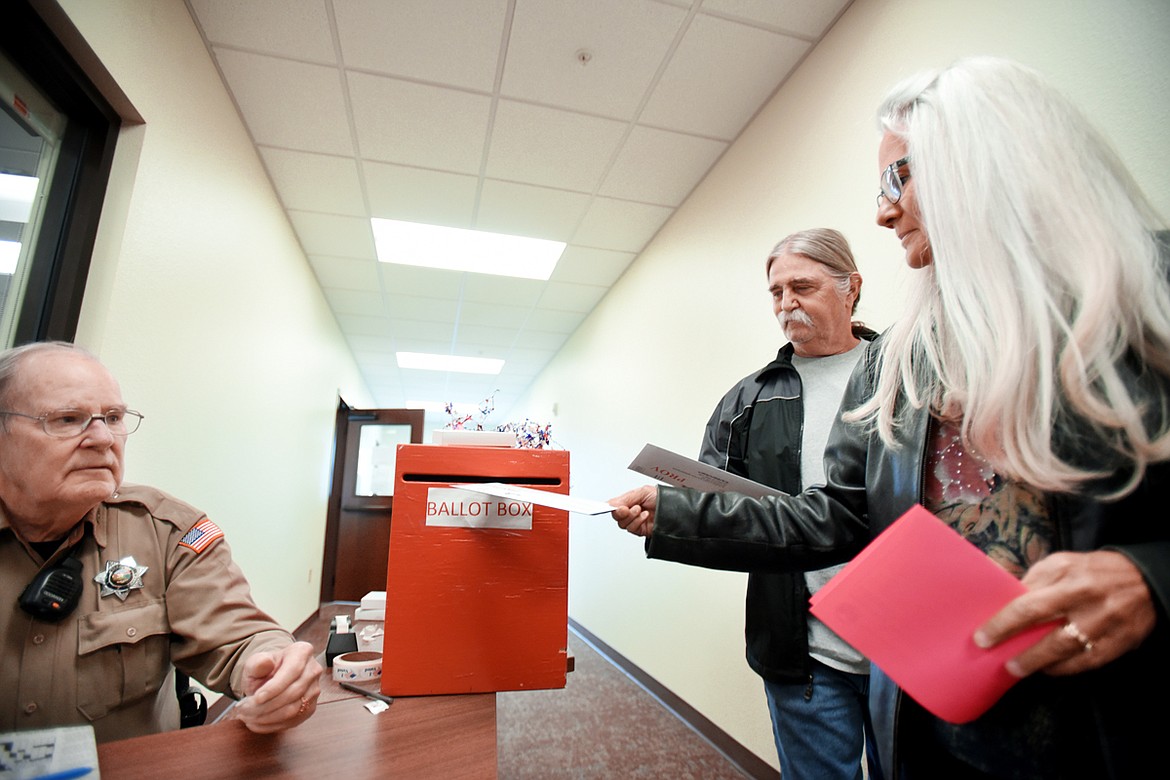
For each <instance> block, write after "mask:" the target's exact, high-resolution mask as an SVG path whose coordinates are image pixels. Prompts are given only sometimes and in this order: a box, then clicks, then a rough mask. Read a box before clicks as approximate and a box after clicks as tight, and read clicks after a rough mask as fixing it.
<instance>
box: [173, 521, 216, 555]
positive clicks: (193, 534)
mask: <svg viewBox="0 0 1170 780" xmlns="http://www.w3.org/2000/svg"><path fill="white" fill-rule="evenodd" d="M222 538H223V531H221V530H220V528H219V526H218V525H216V524H215V523H213V522H211V520H210V519H209V518H206V517H205V518H203V519H202V520H200V521H199V522H198V523H196V524H195V525H194V526H193V527H192V528H191V530H190V531H188V532H187V533H186V534H185V535H184V536H183V538H182V539H180V540H179V544H180V545H181V546H183V547H187V548H190V549H192V550H194V551H195V552H197V553H201V552H203V551H204V550H206V549H207V548H208V547H210V546H211V544H212V543H213V542H214V541H215V540H216V539H222Z"/></svg>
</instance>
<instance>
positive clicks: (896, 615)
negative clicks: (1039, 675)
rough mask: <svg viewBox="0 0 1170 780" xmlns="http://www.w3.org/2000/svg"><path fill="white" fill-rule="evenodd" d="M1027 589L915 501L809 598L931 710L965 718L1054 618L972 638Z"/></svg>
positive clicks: (1002, 688)
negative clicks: (1011, 632) (985, 645)
mask: <svg viewBox="0 0 1170 780" xmlns="http://www.w3.org/2000/svg"><path fill="white" fill-rule="evenodd" d="M1026 590H1027V589H1026V588H1025V587H1024V586H1023V584H1021V583H1020V581H1019V580H1017V579H1016V578H1015V577H1013V576H1012V575H1011V574H1009V573H1008V572H1007V571H1005V570H1004V569H1003V568H1002V567H1000V566H999V564H997V563H995V561H993V560H991V559H990V558H988V557H987V556H986V555H984V554H983V552H982V551H981V550H979V549H978V548H977V547H975V546H974V545H973V544H971V543H970V542H968V541H967V540H966V539H964V538H963V537H961V536H960V535H959V534H958V533H957V532H956V531H954V530H953V529H952V528H950V527H949V526H947V525H946V524H945V523H943V522H942V521H941V520H939V519H938V518H937V517H935V516H934V515H933V514H931V513H930V512H928V511H927V510H926V509H925V508H924V507H922V506H921V505H915V506H913V507H911V508H910V509H909V510H908V511H907V512H906V513H905V514H904V515H902V516H901V517H900V518H898V520H896V521H895V522H894V523H893V524H892V525H891V526H890V527H889V528H887V529H886V530H885V531H883V532H882V533H881V534H879V535H878V537H877V538H876V539H874V540H873V541H872V542H871V543H870V544H869V545H868V546H867V547H866V548H865V549H864V550H862V551H861V553H860V554H858V555H857V557H856V558H854V559H853V560H852V561H851V562H850V563H849V564H847V565H846V566H845V568H844V569H842V570H841V571H840V572H839V573H838V574H837V576H835V577H833V579H831V580H830V581H829V582H828V583H827V584H826V585H825V586H824V587H823V588H821V589H820V590H819V591H817V592H816V593H815V594H813V596H812V599H811V600H810V602H809V603H810V611H811V612H812V614H813V615H815V616H816V617H817V618H819V619H820V620H821V621H823V622H824V623H825V625H827V626H828V627H829V628H831V629H832V630H833V631H835V632H836V633H837V634H838V636H840V637H841V638H842V639H844V640H845V641H846V642H848V643H849V644H851V645H853V647H855V648H857V650H858V651H859V652H861V653H863V654H864V655H866V656H867V657H868V658H869V659H870V660H871V661H872V662H873V663H874V664H875V665H876V666H878V667H880V668H881V669H882V671H883V672H885V673H886V674H888V675H889V676H890V678H891V679H892V680H894V682H896V683H897V684H898V685H899V686H900V687H901V688H902V689H903V690H904V691H906V693H908V694H909V695H910V696H912V697H913V698H914V699H915V700H916V701H917V702H918V703H919V704H921V705H922V706H923V707H925V708H926V709H927V710H928V711H930V712H931V713H933V714H934V715H936V716H938V717H939V718H942V719H943V720H946V721H949V722H951V723H967V722H969V721H972V720H974V719H975V718H978V717H979V716H980V715H982V714H983V713H984V712H986V711H987V710H988V709H989V708H990V707H991V706H992V705H993V704H995V702H996V701H998V700H999V698H1000V697H1001V696H1003V694H1004V693H1006V692H1007V690H1008V689H1009V688H1010V687H1011V686H1012V685H1013V684H1015V683H1016V682H1018V678H1016V677H1014V676H1013V675H1011V674H1009V673H1008V672H1007V670H1006V669H1005V668H1004V664H1005V663H1006V662H1007V661H1008V660H1010V659H1012V658H1014V657H1016V656H1017V655H1019V654H1020V653H1022V652H1023V651H1024V650H1026V649H1027V648H1029V647H1031V646H1032V645H1034V644H1035V643H1036V642H1038V641H1039V640H1040V639H1041V638H1042V637H1044V636H1045V635H1046V634H1048V633H1049V632H1050V631H1052V629H1053V628H1055V627H1056V626H1057V625H1059V624H1057V623H1045V624H1041V625H1037V626H1033V627H1032V628H1029V629H1027V630H1025V631H1022V632H1021V633H1019V634H1017V635H1016V636H1014V637H1012V638H1011V639H1009V640H1007V641H1005V642H1002V643H1000V644H999V645H996V646H995V647H993V648H990V649H986V650H984V649H982V648H979V647H977V646H976V645H975V642H974V640H973V639H972V637H973V635H974V633H975V629H977V628H978V627H979V626H981V625H983V624H984V623H985V622H987V620H988V619H989V618H990V617H991V616H992V615H994V614H995V613H996V612H998V611H999V610H1000V609H1001V608H1002V607H1003V606H1004V605H1005V604H1007V603H1008V602H1009V601H1011V600H1012V599H1014V598H1016V597H1017V596H1019V595H1021V594H1022V593H1024V592H1025V591H1026Z"/></svg>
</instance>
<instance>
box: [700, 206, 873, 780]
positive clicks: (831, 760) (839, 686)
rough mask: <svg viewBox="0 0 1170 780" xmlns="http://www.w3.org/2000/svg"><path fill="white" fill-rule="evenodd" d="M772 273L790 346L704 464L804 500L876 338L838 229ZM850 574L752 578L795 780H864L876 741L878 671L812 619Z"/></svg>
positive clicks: (744, 384) (747, 388)
mask: <svg viewBox="0 0 1170 780" xmlns="http://www.w3.org/2000/svg"><path fill="white" fill-rule="evenodd" d="M765 270H766V271H767V275H768V286H769V290H770V291H771V293H772V310H773V312H774V313H775V315H776V319H777V320H778V321H779V323H780V327H781V329H782V330H783V332H784V336H785V337H786V338H787V339H788V343H787V344H785V345H784V346H783V347H781V349H780V351H779V352H778V353H777V355H776V359H775V360H773V361H772V362H771V363H769V364H768V365H766V366H764V367H763V368H762V369H760V370H759V371H757V372H755V373H754V374H752V375H750V376H747V377H744V378H743V379H742V380H740V381H739V382H738V383H737V384H736V385H735V386H734V387H732V388H731V390H729V391H728V392H727V394H726V395H724V397H723V399H722V400H721V401H720V402H719V405H718V406H716V407H715V411H714V413H713V414H712V415H711V419H710V421H709V422H708V423H707V429H706V432H705V434H704V437H703V446H702V451H701V454H700V456H699V459H700V460H702V461H703V462H704V463H709V464H711V465H713V466H717V467H719V468H721V469H724V470H726V471H730V472H732V473H734V474H739V475H740V476H744V477H748V478H749V479H753V480H755V481H756V482H762V483H763V484H766V485H770V486H772V487H776V488H779V489H781V490H783V491H785V492H787V493H799V492H800V491H801V490H803V489H804V488H807V487H808V486H809V485H813V484H818V483H823V482H824V479H825V477H824V474H825V472H824V464H823V459H822V456H823V454H824V451H825V443H826V441H827V440H828V436H829V429H830V428H831V427H832V424H833V421H834V419H835V418H836V416H837V413H838V405H839V404H840V401H841V396H842V394H843V392H844V390H845V384H846V382H847V381H848V379H849V375H850V373H852V370H853V366H854V365H855V364H856V363H857V360H858V358H860V357H861V354H862V353H863V352H864V351H865V350H864V348H863V347H862V346H861V345H862V343H863V341H869V340H872V339H873V338H874V337H875V336H876V335H877V334H875V333H874V332H873V331H872V330H870V329H869V328H867V327H865V326H864V325H862V324H861V323H860V322H854V321H853V314H854V313H855V312H856V310H857V302H858V300H859V298H860V296H861V275H860V274H859V273H858V272H857V264H856V263H855V262H854V259H853V253H852V251H851V250H850V248H849V242H848V241H847V240H846V239H845V236H843V235H842V234H841V233H839V232H838V231H836V230H830V229H827V228H817V229H813V230H805V231H801V232H799V233H793V234H792V235H790V236H788V237H786V238H785V239H784V240H782V241H781V242H780V243H779V244H777V245H776V247H775V248H774V249H773V250H772V252H771V254H769V255H768V260H767V264H766V266H765ZM839 569H840V567H839V566H838V567H833V568H830V569H823V570H821V571H813V572H808V573H806V574H800V573H797V574H776V573H772V572H752V573H750V574H749V575H748V586H747V613H746V629H745V634H746V639H747V661H748V665H749V666H751V668H752V669H753V670H754V671H755V672H756V673H757V674H759V675H760V676H761V677H763V678H764V689H765V692H766V694H767V698H768V709H769V711H770V712H771V716H772V731H773V735H774V736H775V739H776V749H777V752H778V753H779V756H780V770H781V775H782V776H783V777H785V778H798V779H799V778H807V777H815V778H818V779H820V778H842V780H854V779H856V780H860V779H861V777H862V766H861V759H862V746H863V744H865V743H867V742H868V743H872V736H871V734H870V731H871V730H870V726H869V713H868V709H867V706H866V695H867V691H868V673H869V662H868V660H866V659H865V658H864V657H863V656H862V655H861V654H860V653H858V652H857V651H856V650H854V649H853V648H852V647H850V646H849V645H848V644H846V643H845V642H844V641H843V640H842V639H840V638H839V637H838V636H837V635H836V634H834V633H833V632H831V631H830V630H829V629H828V627H826V626H825V625H824V624H823V623H821V622H820V621H819V620H817V619H816V618H813V617H812V616H811V615H809V614H808V599H809V596H810V595H811V594H812V593H814V592H816V590H817V589H818V588H819V587H821V586H822V585H823V584H824V583H825V582H827V581H828V580H829V578H830V577H832V576H833V574H835V573H836V572H837V571H838V570H839ZM866 752H867V754H869V755H872V750H869V751H866ZM868 763H869V764H870V777H871V778H875V777H877V776H878V775H877V770H876V767H875V766H874V764H873V762H872V761H869V762H868Z"/></svg>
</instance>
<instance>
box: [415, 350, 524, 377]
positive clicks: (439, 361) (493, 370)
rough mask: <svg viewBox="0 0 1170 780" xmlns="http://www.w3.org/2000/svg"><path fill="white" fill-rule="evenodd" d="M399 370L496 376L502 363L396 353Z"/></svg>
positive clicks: (477, 359) (499, 361)
mask: <svg viewBox="0 0 1170 780" xmlns="http://www.w3.org/2000/svg"><path fill="white" fill-rule="evenodd" d="M395 355H396V356H397V358H398V367H399V368H420V369H423V370H425V371H458V372H461V373H465V374H498V373H500V369H502V368H503V367H504V361H503V360H499V359H497V358H476V357H460V356H459V355H429V354H427V353H425V352H396V353H395Z"/></svg>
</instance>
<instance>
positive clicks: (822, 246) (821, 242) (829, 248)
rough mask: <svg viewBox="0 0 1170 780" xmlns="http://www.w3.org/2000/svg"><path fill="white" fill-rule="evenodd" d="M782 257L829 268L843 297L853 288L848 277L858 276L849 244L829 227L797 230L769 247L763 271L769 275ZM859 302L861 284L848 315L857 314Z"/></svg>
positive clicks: (840, 234) (837, 231)
mask: <svg viewBox="0 0 1170 780" xmlns="http://www.w3.org/2000/svg"><path fill="white" fill-rule="evenodd" d="M781 255H800V256H801V257H807V258H808V259H809V260H812V261H813V262H814V263H820V264H821V265H823V266H824V267H825V268H826V269H828V272H829V276H831V277H833V279H834V280H835V281H836V283H837V292H838V293H840V294H841V296H842V297H844V296H846V295H848V294H849V290H850V288H851V287H852V285H851V277H852V276H853V274H855V273H857V263H856V261H854V259H853V250H852V249H850V248H849V241H848V240H847V239H846V238H845V236H844V235H843V234H842V233H841V231H839V230H833V229H832V228H812V229H811V230H800V231H797V232H796V233H792V234H791V235H788V236H785V237H784V238H782V239H780V243H778V244H776V246H774V247H773V248H772V253H771V254H770V255H768V261H767V262H766V263H765V264H764V272H765V273H771V271H772V262H773V261H774V260H775V259H776V258H777V257H780V256H781ZM860 301H861V285H858V286H857V297H856V298H854V299H853V309H852V310H851V311H850V313H851V314H856V313H857V304H858V303H860Z"/></svg>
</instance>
